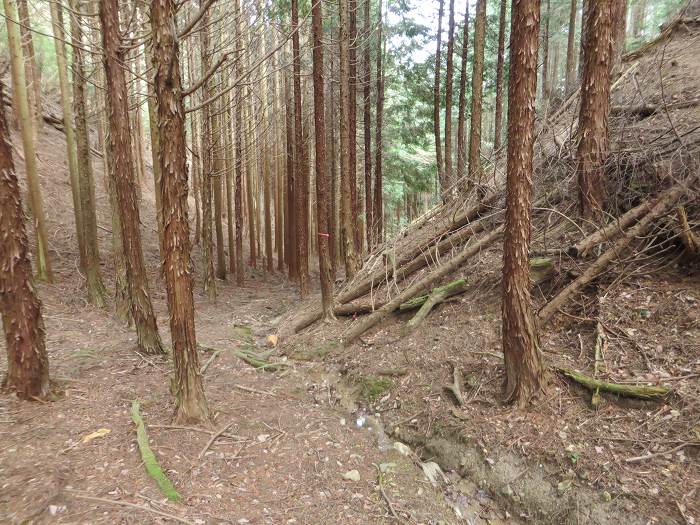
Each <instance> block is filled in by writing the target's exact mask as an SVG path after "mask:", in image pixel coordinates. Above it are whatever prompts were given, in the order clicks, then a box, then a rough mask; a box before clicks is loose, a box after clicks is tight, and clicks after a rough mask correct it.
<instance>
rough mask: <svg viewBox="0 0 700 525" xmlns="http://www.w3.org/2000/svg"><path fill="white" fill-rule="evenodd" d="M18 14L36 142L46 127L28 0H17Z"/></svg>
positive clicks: (25, 75) (39, 72)
mask: <svg viewBox="0 0 700 525" xmlns="http://www.w3.org/2000/svg"><path fill="white" fill-rule="evenodd" d="M17 12H18V13H17V14H18V16H19V23H20V26H19V32H20V35H21V38H22V54H23V55H24V77H25V81H26V83H27V96H28V99H29V109H30V112H31V114H32V119H33V120H34V140H35V141H36V140H37V139H38V136H39V131H40V130H41V129H42V127H43V126H44V118H43V116H42V104H41V71H40V70H39V66H38V65H37V62H36V54H35V53H34V39H33V37H32V26H31V22H30V20H29V7H28V5H27V0H17Z"/></svg>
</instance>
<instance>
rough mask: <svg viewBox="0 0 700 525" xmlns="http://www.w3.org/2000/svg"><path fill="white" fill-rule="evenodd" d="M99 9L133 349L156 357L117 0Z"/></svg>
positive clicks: (159, 346) (155, 327)
mask: <svg viewBox="0 0 700 525" xmlns="http://www.w3.org/2000/svg"><path fill="white" fill-rule="evenodd" d="M52 5H53V4H52ZM99 6H100V8H99V15H100V25H101V29H102V46H103V49H104V54H105V55H104V67H105V82H106V85H107V86H109V91H108V93H107V116H108V122H109V149H110V154H109V157H110V160H111V165H112V173H111V176H112V177H113V178H114V189H115V193H116V200H117V204H118V206H119V212H120V216H121V218H122V220H121V221H120V223H121V234H122V243H123V247H124V255H125V257H124V261H125V264H126V279H127V284H128V288H129V298H130V302H131V315H132V317H133V319H134V323H135V325H136V332H137V336H138V347H139V350H140V351H142V352H144V353H146V354H162V353H165V349H164V348H163V345H162V343H161V341H160V335H159V334H158V325H157V324H156V316H155V314H154V312H153V305H152V304H151V298H150V295H149V292H148V279H147V277H146V268H145V265H144V262H143V251H142V249H141V232H140V231H139V225H140V224H141V221H140V217H139V209H138V206H137V205H136V181H135V180H134V163H133V158H132V149H131V135H130V132H129V107H128V100H129V99H128V96H127V89H126V78H125V74H124V68H123V64H124V58H125V57H124V48H123V46H122V42H121V33H120V29H119V5H118V2H117V0H103V1H102V2H100V4H99ZM126 219H128V220H126Z"/></svg>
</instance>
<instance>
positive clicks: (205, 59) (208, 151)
mask: <svg viewBox="0 0 700 525" xmlns="http://www.w3.org/2000/svg"><path fill="white" fill-rule="evenodd" d="M202 4H203V0H200V6H202ZM210 40H211V39H210V37H209V15H208V13H205V14H204V15H203V16H202V21H201V22H200V29H199V46H200V48H199V51H200V65H201V67H202V72H201V74H202V76H203V78H206V75H207V72H208V71H209V69H210V68H211V58H210V56H209V52H210V47H211V43H210ZM212 94H213V93H212V90H211V82H210V79H207V80H206V81H205V82H204V85H203V86H202V96H203V97H204V100H209V99H210V98H211V96H212ZM201 115H202V117H201V121H200V122H201V127H200V129H199V132H200V135H201V138H202V144H201V147H200V149H199V151H200V154H201V155H202V159H201V166H202V177H201V180H200V183H201V189H200V192H201V200H202V274H203V275H202V280H203V283H204V293H206V294H207V297H208V298H209V299H210V300H213V299H216V280H215V278H214V236H213V232H212V220H213V216H212V171H213V166H212V140H211V138H212V134H211V116H210V108H209V105H208V104H207V105H205V106H204V107H203V108H202V111H201Z"/></svg>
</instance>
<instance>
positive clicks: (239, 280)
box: [233, 0, 245, 286]
mask: <svg viewBox="0 0 700 525" xmlns="http://www.w3.org/2000/svg"><path fill="white" fill-rule="evenodd" d="M233 16H234V17H235V35H236V40H237V41H241V35H242V31H241V8H240V0H234V4H233ZM241 62H242V52H241V51H240V50H239V51H237V52H236V61H235V62H234V70H233V72H234V75H235V78H238V77H239V76H240V73H241V66H240V64H241ZM242 106H243V86H241V85H237V86H236V90H235V93H234V104H233V120H234V126H235V134H234V150H235V157H236V160H235V162H234V169H235V172H236V173H235V193H234V208H235V214H236V284H237V285H238V286H243V283H244V281H245V267H244V265H243V161H244V159H243V122H242V121H243V108H242Z"/></svg>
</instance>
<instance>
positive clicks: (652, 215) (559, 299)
mask: <svg viewBox="0 0 700 525" xmlns="http://www.w3.org/2000/svg"><path fill="white" fill-rule="evenodd" d="M689 184H690V182H689ZM684 192H685V187H684V186H681V185H676V186H673V187H672V188H671V189H669V190H668V191H666V192H665V193H663V194H662V195H661V197H659V198H658V200H657V201H656V204H655V205H654V207H653V208H652V209H651V210H650V211H649V213H647V214H646V215H645V216H644V217H642V218H641V219H640V220H639V222H637V224H635V225H634V226H632V227H631V228H630V229H629V230H627V231H625V232H623V233H622V237H621V238H620V239H618V240H617V242H615V244H613V246H612V247H611V248H609V249H608V251H606V252H605V253H603V255H601V256H600V257H598V259H596V260H595V262H593V264H591V265H590V266H589V267H588V268H587V269H586V271H585V272H583V273H582V274H581V275H580V276H579V277H578V278H577V279H576V280H574V281H573V282H572V283H571V284H569V285H568V286H567V287H566V288H564V289H563V290H562V291H560V292H559V294H558V295H557V296H556V297H554V298H553V299H552V300H551V301H549V302H548V303H547V304H546V305H545V306H544V307H543V308H542V309H541V310H540V312H539V315H538V317H539V318H540V320H541V321H542V322H543V323H546V322H547V321H548V320H549V319H550V318H551V317H552V315H554V313H555V312H556V311H557V310H558V309H559V308H561V307H562V306H563V305H564V304H565V303H566V302H567V301H568V300H569V299H570V298H571V296H572V295H574V294H575V293H577V292H578V291H579V290H581V288H583V287H584V286H586V285H587V284H588V283H589V282H591V281H592V280H593V279H595V278H596V277H597V276H598V275H599V274H600V273H601V272H602V271H603V270H605V268H606V267H607V266H608V264H610V262H611V261H612V260H613V259H615V258H616V257H620V256H621V255H623V254H624V253H625V252H626V251H627V249H628V248H629V245H630V244H631V243H632V241H633V240H634V239H635V238H637V237H639V236H640V235H642V234H644V232H645V231H646V230H647V228H649V227H650V226H651V224H652V222H653V221H654V220H655V219H656V218H658V217H659V216H661V215H663V214H664V213H666V212H667V211H668V210H669V209H670V208H671V207H672V206H673V205H674V204H675V202H676V200H677V199H678V198H679V197H680V196H681V195H682V194H683V193H684Z"/></svg>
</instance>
